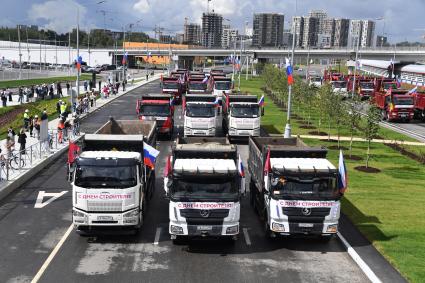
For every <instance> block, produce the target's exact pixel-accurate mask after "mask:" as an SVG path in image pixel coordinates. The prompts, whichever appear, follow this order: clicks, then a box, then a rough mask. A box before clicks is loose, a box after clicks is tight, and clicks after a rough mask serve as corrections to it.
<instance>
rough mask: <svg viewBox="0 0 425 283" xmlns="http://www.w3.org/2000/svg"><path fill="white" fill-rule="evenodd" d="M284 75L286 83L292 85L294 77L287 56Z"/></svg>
mask: <svg viewBox="0 0 425 283" xmlns="http://www.w3.org/2000/svg"><path fill="white" fill-rule="evenodd" d="M286 76H287V77H288V85H293V84H294V77H293V75H292V66H291V63H290V62H289V58H286Z"/></svg>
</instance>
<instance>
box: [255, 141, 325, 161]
mask: <svg viewBox="0 0 425 283" xmlns="http://www.w3.org/2000/svg"><path fill="white" fill-rule="evenodd" d="M249 147H250V151H251V148H256V149H257V150H260V151H261V152H262V153H263V154H264V155H265V154H267V150H268V149H270V157H271V158H272V157H276V158H278V157H281V158H284V157H302V158H325V157H326V154H327V152H328V151H327V149H326V148H324V147H310V146H308V145H306V144H305V143H304V142H303V141H302V140H301V139H299V138H289V139H287V138H274V137H250V139H249ZM264 158H265V156H264Z"/></svg>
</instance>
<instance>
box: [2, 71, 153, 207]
mask: <svg viewBox="0 0 425 283" xmlns="http://www.w3.org/2000/svg"><path fill="white" fill-rule="evenodd" d="M159 77H160V74H157V75H154V76H153V77H151V78H150V79H149V81H146V80H143V81H140V82H138V83H134V85H131V84H129V85H127V88H126V91H124V92H123V91H122V88H120V91H119V92H118V94H117V95H113V96H110V97H109V98H107V99H103V98H100V99H98V100H97V101H96V106H94V107H91V108H90V109H89V111H88V112H87V113H84V114H82V115H80V118H81V119H83V118H85V117H86V116H88V115H90V114H91V113H93V112H95V111H96V110H98V109H99V108H102V107H103V106H105V105H107V104H109V103H110V102H111V101H114V100H115V99H117V98H119V97H121V96H122V95H124V94H126V93H127V92H130V91H132V90H133V89H135V88H137V87H139V86H142V85H144V84H146V83H148V82H151V81H153V80H156V79H158V78H159ZM58 120H59V118H56V119H54V120H51V121H49V124H48V125H49V132H50V131H53V132H56V129H57V126H58ZM15 131H16V129H15ZM26 134H27V137H28V138H27V143H26V149H27V154H26V155H25V156H24V155H23V159H24V164H22V165H23V167H22V168H19V169H12V168H9V180H8V181H6V180H2V181H0V199H1V192H2V190H3V189H4V188H5V187H7V186H9V185H10V184H11V183H13V182H14V181H16V180H18V179H19V178H20V177H21V176H22V175H24V174H25V173H27V172H29V171H31V169H33V168H34V167H36V166H38V165H39V164H40V163H42V162H43V161H45V160H47V159H48V158H50V157H52V156H53V155H55V154H56V153H58V152H61V153H62V152H64V150H66V148H67V147H68V142H64V143H62V144H60V143H57V140H56V139H54V140H53V148H50V149H49V148H48V146H46V145H45V144H42V143H40V142H39V140H38V139H36V138H34V137H30V135H29V132H26ZM81 135H83V134H81ZM70 138H71V140H76V139H78V138H79V136H75V137H72V136H71V137H70ZM5 141H6V140H5V139H4V140H1V141H0V146H1V148H2V153H5V148H4V145H5ZM18 149H19V143H18V137H17V136H16V137H15V152H14V153H18ZM58 155H59V153H58ZM46 165H47V164H46ZM5 173H6V172H5V167H1V168H0V174H1V175H0V176H1V178H3V179H5Z"/></svg>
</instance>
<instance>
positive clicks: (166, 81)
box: [161, 77, 183, 103]
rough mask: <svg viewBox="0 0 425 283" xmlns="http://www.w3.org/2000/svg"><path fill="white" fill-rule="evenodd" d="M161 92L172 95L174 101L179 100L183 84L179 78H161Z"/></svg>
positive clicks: (177, 101)
mask: <svg viewBox="0 0 425 283" xmlns="http://www.w3.org/2000/svg"><path fill="white" fill-rule="evenodd" d="M161 86H162V93H168V94H171V95H173V96H174V101H175V102H176V103H179V102H181V98H182V93H183V86H182V82H181V78H176V77H165V78H162V82H161Z"/></svg>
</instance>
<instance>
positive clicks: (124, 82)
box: [122, 79, 127, 91]
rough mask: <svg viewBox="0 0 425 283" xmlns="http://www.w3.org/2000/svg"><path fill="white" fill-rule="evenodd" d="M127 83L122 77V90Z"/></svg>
mask: <svg viewBox="0 0 425 283" xmlns="http://www.w3.org/2000/svg"><path fill="white" fill-rule="evenodd" d="M126 84H127V80H126V79H124V80H123V81H122V91H125V85H126Z"/></svg>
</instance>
